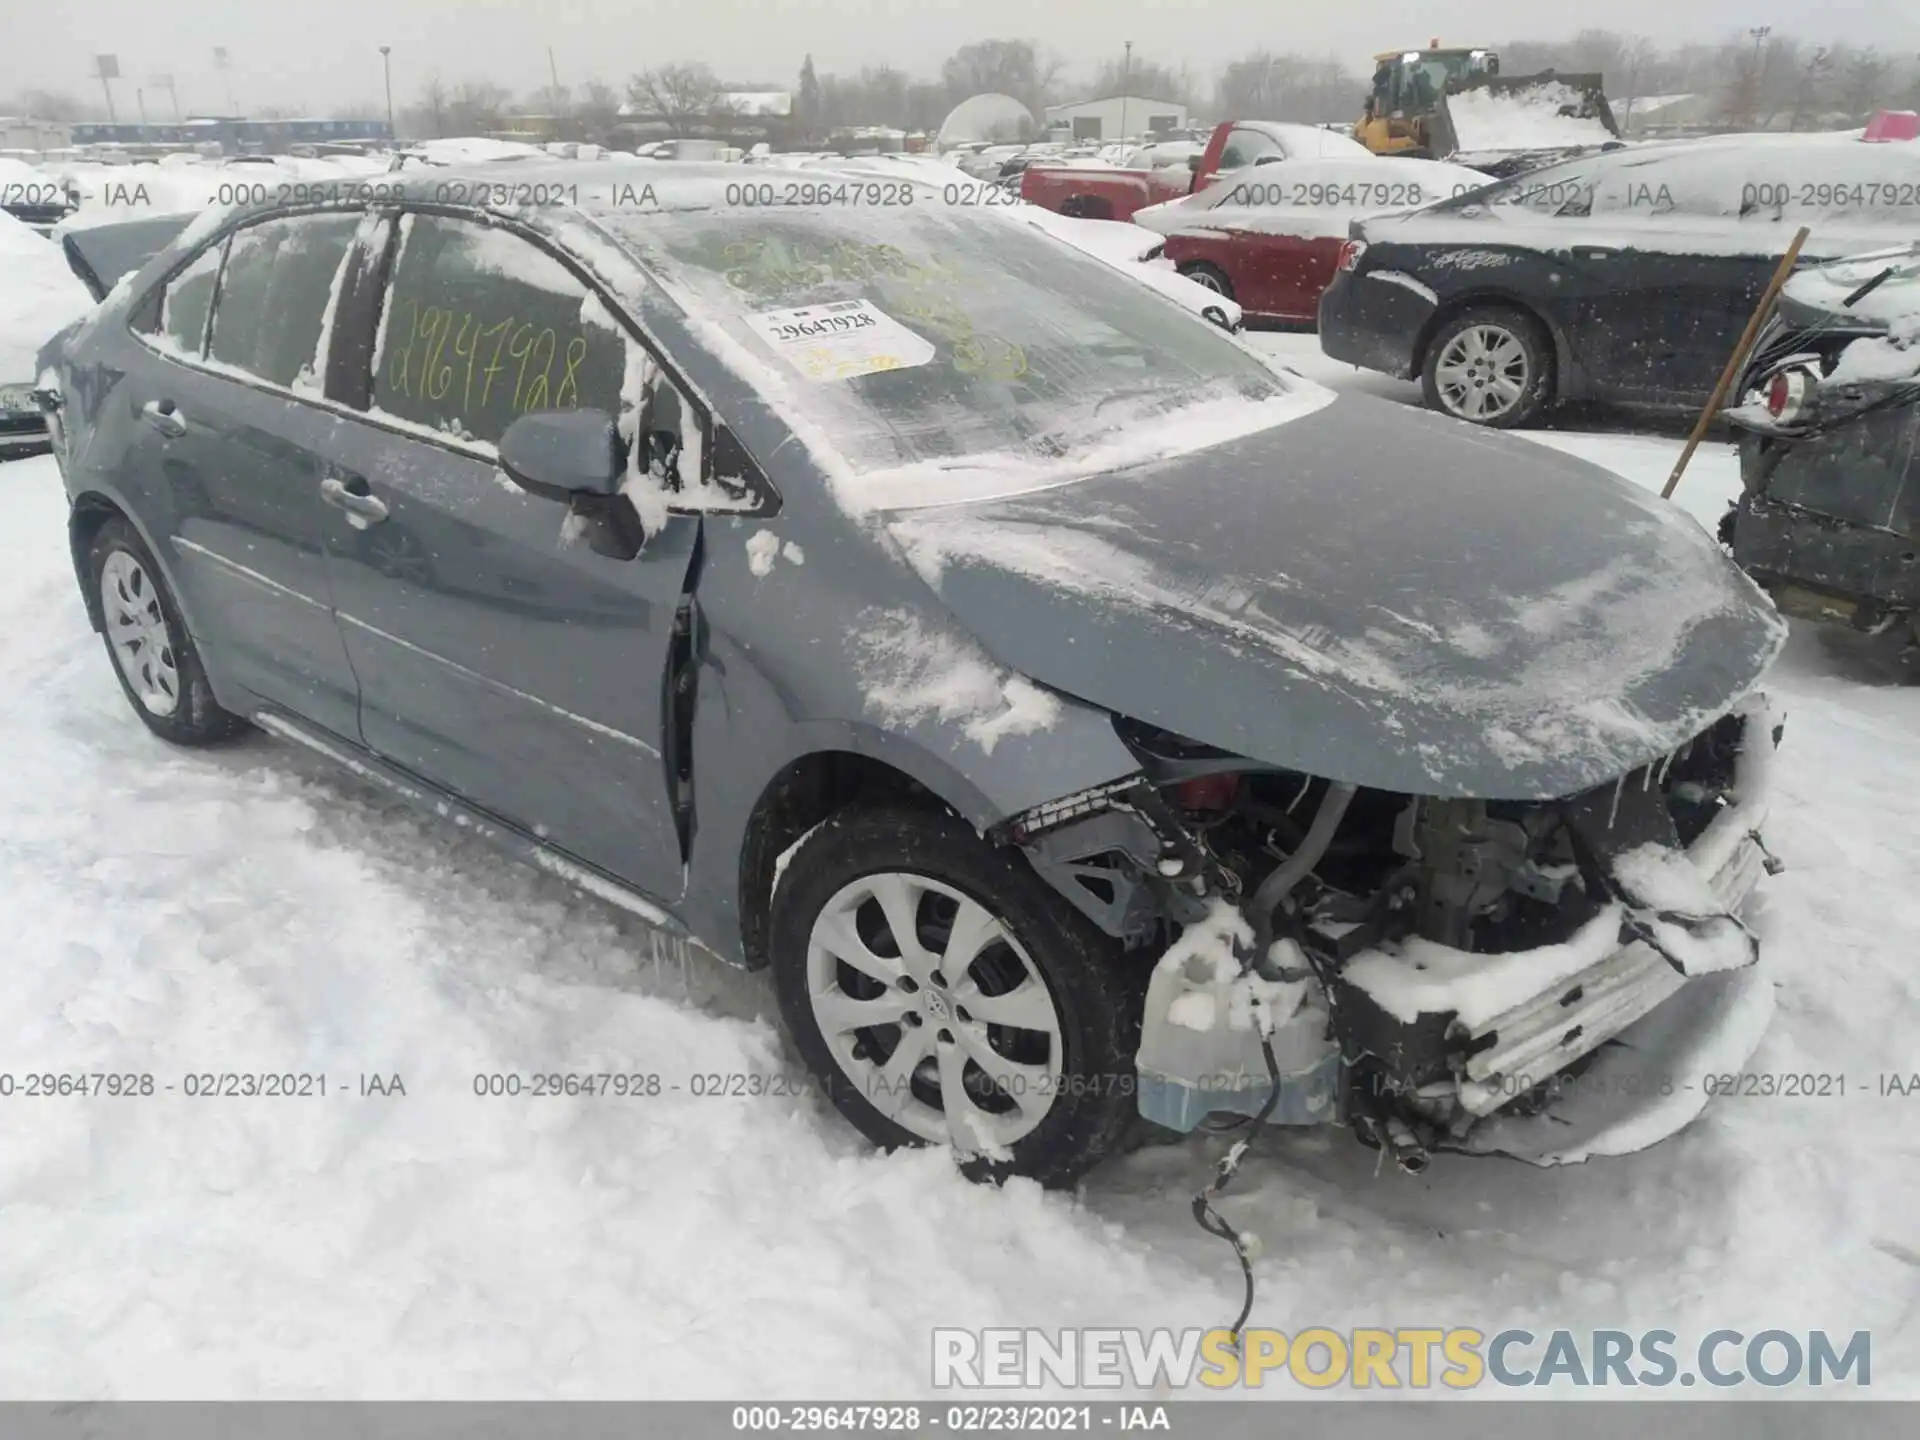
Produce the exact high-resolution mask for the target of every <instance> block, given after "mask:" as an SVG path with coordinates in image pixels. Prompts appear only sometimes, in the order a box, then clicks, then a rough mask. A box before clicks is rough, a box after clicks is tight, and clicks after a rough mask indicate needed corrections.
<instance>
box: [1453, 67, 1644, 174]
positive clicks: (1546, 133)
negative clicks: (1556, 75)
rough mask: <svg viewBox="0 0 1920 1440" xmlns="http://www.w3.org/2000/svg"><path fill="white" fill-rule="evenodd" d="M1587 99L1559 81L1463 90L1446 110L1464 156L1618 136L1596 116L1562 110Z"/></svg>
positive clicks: (1548, 147)
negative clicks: (1523, 87)
mask: <svg viewBox="0 0 1920 1440" xmlns="http://www.w3.org/2000/svg"><path fill="white" fill-rule="evenodd" d="M1585 103H1586V97H1585V95H1583V94H1582V93H1581V92H1580V91H1579V90H1576V89H1575V88H1574V87H1573V86H1571V85H1567V84H1563V83H1562V82H1560V81H1557V80H1555V81H1549V82H1547V83H1545V84H1542V85H1539V86H1537V87H1535V88H1532V89H1527V90H1518V91H1496V90H1490V89H1470V90H1463V91H1460V92H1459V93H1457V94H1453V95H1449V96H1447V114H1448V115H1449V116H1450V117H1451V118H1452V121H1453V133H1454V138H1455V141H1456V145H1455V149H1456V150H1457V152H1458V153H1460V154H1463V155H1467V154H1476V153H1498V152H1503V151H1509V150H1565V149H1574V148H1577V147H1579V146H1583V145H1604V144H1606V143H1608V142H1609V141H1612V140H1614V139H1616V138H1617V137H1616V136H1614V135H1613V134H1611V133H1610V132H1609V131H1608V130H1607V127H1606V126H1605V125H1604V124H1603V123H1602V122H1601V121H1599V120H1598V119H1592V118H1590V119H1584V120H1582V119H1577V118H1575V117H1574V116H1571V115H1562V114H1561V113H1560V111H1561V109H1562V108H1566V107H1571V108H1573V109H1575V110H1578V109H1579V108H1580V106H1582V105H1584V104H1585Z"/></svg>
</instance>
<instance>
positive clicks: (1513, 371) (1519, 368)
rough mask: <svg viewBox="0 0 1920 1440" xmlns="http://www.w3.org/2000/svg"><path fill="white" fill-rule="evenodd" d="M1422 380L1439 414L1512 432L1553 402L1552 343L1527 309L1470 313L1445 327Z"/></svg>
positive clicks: (1487, 308) (1485, 309)
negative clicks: (1442, 413)
mask: <svg viewBox="0 0 1920 1440" xmlns="http://www.w3.org/2000/svg"><path fill="white" fill-rule="evenodd" d="M1420 378H1421V386H1422V389H1423V390H1424V391H1425V393H1426V400H1427V404H1428V405H1430V406H1432V407H1433V408H1434V409H1435V410H1440V411H1443V412H1444V413H1446V414H1448V415H1451V416H1453V417H1454V418H1455V419H1458V420H1467V421H1470V422H1472V423H1473V424H1475V425H1487V426H1491V427H1492V428H1494V429H1498V430H1510V429H1513V428H1514V427H1516V426H1520V425H1525V424H1527V423H1529V422H1530V421H1532V420H1534V419H1536V418H1538V416H1539V415H1540V412H1541V411H1543V410H1545V409H1546V407H1547V405H1548V404H1549V403H1550V402H1551V401H1552V400H1553V341H1552V339H1551V338H1550V337H1549V336H1548V334H1547V332H1546V330H1545V329H1544V328H1542V326H1541V324H1540V322H1539V321H1537V320H1535V319H1534V318H1533V317H1532V316H1531V315H1528V314H1526V313H1525V312H1524V311H1520V310H1515V309H1511V308H1509V307H1507V306H1504V305H1502V306H1484V307H1481V308H1479V309H1474V310H1468V311H1466V312H1464V313H1463V314H1460V315H1456V316H1454V317H1453V319H1451V320H1449V321H1447V323H1446V324H1445V325H1443V326H1441V327H1440V333H1439V334H1437V335H1435V336H1434V337H1433V343H1432V344H1430V345H1428V346H1427V360H1426V364H1425V365H1424V366H1423V367H1422V369H1421V377H1420Z"/></svg>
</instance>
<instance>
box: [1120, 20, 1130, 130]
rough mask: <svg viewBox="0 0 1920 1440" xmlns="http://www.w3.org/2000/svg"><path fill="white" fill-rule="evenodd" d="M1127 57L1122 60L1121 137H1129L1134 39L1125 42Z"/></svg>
mask: <svg viewBox="0 0 1920 1440" xmlns="http://www.w3.org/2000/svg"><path fill="white" fill-rule="evenodd" d="M1125 44H1126V47H1127V53H1126V57H1125V58H1124V59H1123V60H1121V62H1120V138H1121V139H1122V140H1124V139H1126V138H1127V91H1128V90H1130V89H1132V88H1133V41H1131V40H1128V41H1126V42H1125Z"/></svg>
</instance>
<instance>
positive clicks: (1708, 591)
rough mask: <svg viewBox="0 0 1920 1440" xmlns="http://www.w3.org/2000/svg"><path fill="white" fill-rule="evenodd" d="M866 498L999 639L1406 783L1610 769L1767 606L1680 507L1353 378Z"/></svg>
mask: <svg viewBox="0 0 1920 1440" xmlns="http://www.w3.org/2000/svg"><path fill="white" fill-rule="evenodd" d="M884 523H885V524H886V526H887V529H888V531H889V533H890V534H891V536H892V537H893V539H894V540H895V541H896V542H897V543H898V544H899V545H900V546H901V547H902V550H903V553H904V556H905V558H906V559H907V560H908V562H909V563H911V564H912V565H913V566H914V568H915V569H916V570H917V571H918V572H919V573H920V575H921V576H922V578H923V579H925V580H926V581H927V582H928V583H929V584H930V585H931V586H932V587H933V588H934V589H935V590H936V591H937V593H938V594H939V596H940V598H941V600H942V601H943V602H944V604H945V605H946V606H947V607H948V608H949V609H950V610H951V611H952V612H953V614H954V616H955V617H956V619H958V621H959V622H960V623H961V624H962V625H964V626H965V627H967V628H968V629H969V630H970V631H971V632H972V633H973V634H974V635H975V636H976V637H977V638H978V639H979V641H980V642H981V643H982V644H983V645H984V646H985V647H986V648H987V649H988V650H989V651H990V652H992V654H993V655H994V656H995V657H996V658H998V659H999V660H1000V661H1001V662H1002V663H1003V664H1005V665H1008V666H1011V667H1012V668H1014V669H1015V670H1018V671H1020V672H1022V673H1024V674H1026V675H1028V676H1031V677H1032V678H1034V679H1035V680H1038V681H1039V682H1041V683H1043V684H1045V685H1048V686H1051V687H1053V688H1055V689H1057V690H1060V691H1063V692H1066V693H1068V694H1070V695H1073V696H1076V697H1078V698H1079V699H1081V700H1084V701H1087V702H1090V703H1093V704H1096V705H1099V706H1101V707H1103V708H1105V709H1108V710H1111V711H1114V712H1116V713H1117V714H1122V715H1126V716H1129V717H1131V718H1133V719H1136V720H1140V721H1144V722H1147V723H1149V724H1152V725H1156V726H1159V727H1161V728H1163V729H1166V730H1170V731H1173V732H1176V733H1178V734H1180V735H1182V736H1185V737H1186V738H1188V739H1190V740H1196V741H1200V742H1203V743H1205V744H1209V745H1213V746H1216V747H1219V748H1221V749H1225V750H1230V751H1232V752H1234V753H1236V754H1239V755H1244V756H1246V757H1248V758H1249V759H1253V760H1259V761H1263V762H1266V763H1269V764H1274V765H1280V766H1284V767H1287V768H1290V769H1296V770H1302V771H1307V772H1310V773H1312V774H1315V775H1321V776H1326V777H1330V778H1333V779H1337V780H1344V781H1349V782H1352V783H1354V784H1358V785H1368V786H1374V787H1378V788H1382V789H1387V790H1395V791H1401V792H1406V793H1414V794H1427V795H1454V796H1478V797H1483V798H1486V799H1548V798H1553V797H1557V796H1564V795H1570V794H1574V793H1577V792H1579V791H1581V790H1585V789H1588V788H1590V787H1592V786H1594V785H1597V784H1599V783H1601V782H1603V781H1606V780H1610V779H1613V778H1615V777H1617V776H1620V775H1623V774H1625V773H1626V772H1628V771H1629V770H1632V769H1634V768H1636V767H1637V766H1640V765H1642V764H1645V763H1647V762H1648V761H1650V760H1653V759H1656V758H1658V757H1660V756H1663V755H1665V754H1667V753H1669V752H1671V751H1672V750H1674V749H1675V748H1677V747H1678V746H1679V745H1681V744H1682V743H1684V742H1685V741H1687V740H1689V739H1691V738H1692V737H1693V736H1695V735H1697V734H1698V733H1699V732H1700V731H1701V730H1702V729H1704V728H1705V727H1706V726H1707V725H1708V724H1709V723H1710V722H1711V721H1712V720H1713V719H1715V718H1716V717H1717V716H1719V715H1721V714H1723V713H1724V712H1726V711H1727V710H1728V709H1729V708H1731V707H1732V706H1733V705H1734V704H1735V703H1736V702H1737V701H1738V700H1739V699H1740V698H1741V697H1742V696H1743V695H1745V694H1746V693H1747V692H1748V691H1749V690H1750V689H1752V688H1753V686H1754V685H1755V683H1756V682H1757V681H1758V679H1759V678H1760V676H1761V674H1762V672H1763V671H1764V670H1765V669H1766V667H1767V665H1768V664H1769V663H1770V662H1771V660H1772V659H1773V657H1774V655H1775V654H1776V653H1777V652H1778V650H1779V648H1780V645H1781V644H1782V643H1783V641H1784V639H1785V633H1786V632H1785V625H1784V623H1783V622H1782V621H1781V620H1780V618H1779V616H1778V615H1777V613H1776V612H1775V611H1774V609H1773V607H1772V605H1771V604H1770V603H1769V602H1768V601H1767V599H1766V598H1765V596H1764V595H1763V594H1762V593H1761V592H1760V591H1759V589H1758V588H1757V587H1756V586H1754V584H1753V583H1752V582H1751V581H1749V580H1748V579H1747V578H1746V576H1744V575H1743V574H1742V573H1741V572H1740V571H1739V570H1738V569H1737V568H1736V567H1735V566H1734V565H1733V564H1732V562H1731V561H1729V560H1728V559H1727V558H1726V556H1725V555H1724V554H1723V553H1722V551H1721V550H1720V548H1719V546H1718V545H1717V544H1716V543H1715V542H1714V540H1713V539H1712V538H1711V537H1710V536H1709V535H1708V534H1707V533H1706V532H1705V531H1704V530H1702V529H1701V528H1700V526H1699V525H1698V524H1696V523H1695V522H1694V521H1693V520H1692V519H1691V518H1690V517H1688V516H1687V515H1686V514H1685V513H1683V512H1682V511H1680V510H1679V509H1678V508H1677V507H1674V506H1672V505H1669V504H1668V503H1666V502H1665V501H1662V500H1660V499H1659V498H1658V497H1657V496H1654V495H1652V494H1650V493H1648V492H1646V491H1643V490H1640V489H1637V488H1636V487H1634V486H1632V485H1630V484H1628V483H1627V482H1625V481H1623V480H1621V479H1619V478H1618V477H1616V476H1614V475H1613V474H1612V473H1610V472H1608V471H1606V470H1603V469H1601V468H1599V467H1597V466H1594V465H1590V464H1588V463H1586V462H1584V461H1580V460H1576V459H1574V458H1572V457H1569V456H1565V455H1561V454H1558V453H1556V452H1554V451H1551V450H1549V449H1547V448H1546V447H1544V446H1540V445H1535V444H1533V443H1532V442H1530V441H1526V440H1521V439H1516V438H1513V437H1509V436H1503V435H1498V434H1493V433H1490V432H1487V431H1484V430H1480V429H1478V428H1476V427H1472V426H1467V425H1463V424H1461V423H1459V422H1457V421H1452V420H1448V419H1445V418H1443V417H1440V416H1437V415H1434V414H1431V413H1429V412H1424V411H1417V410H1412V409H1410V408H1407V407H1403V406H1397V405H1391V404H1388V403H1385V402H1382V401H1377V400H1372V399H1369V398H1367V397H1356V396H1346V397H1342V398H1341V399H1340V400H1339V401H1337V402H1336V403H1334V404H1332V405H1329V406H1326V407H1325V408H1323V409H1321V410H1319V411H1317V412H1315V413H1314V414H1312V415H1309V416H1306V417H1303V418H1300V419H1297V420H1294V421H1292V422H1291V423H1289V424H1286V425H1282V426H1278V427H1275V428H1274V429H1271V430H1267V431H1262V432H1260V433H1258V434H1255V435H1252V436H1249V437H1246V438H1244V439H1241V440H1237V441H1233V442H1230V443H1227V444H1222V445H1217V446H1214V447H1211V448H1209V449H1206V450H1202V451H1200V452H1198V453H1193V454H1188V455H1185V456H1182V457H1179V458H1177V459H1173V460H1166V461H1160V462H1157V463H1155V464H1152V465H1147V466H1142V467H1139V468H1136V469H1131V470H1123V471H1119V472H1115V473H1111V474H1106V475H1101V476H1095V477H1091V478H1087V479H1083V480H1079V481H1075V482H1072V483H1069V484H1065V485H1060V486H1057V487H1055V488H1052V489H1048V490H1042V491H1036V492H1033V493H1029V494H1026V495H1021V496H1016V497H1013V498H1004V499H998V500H992V501H985V502H979V503H971V504H963V505H951V506H942V507H938V508H933V509H926V510H917V511H896V512H893V513H891V514H889V515H887V516H886V517H884Z"/></svg>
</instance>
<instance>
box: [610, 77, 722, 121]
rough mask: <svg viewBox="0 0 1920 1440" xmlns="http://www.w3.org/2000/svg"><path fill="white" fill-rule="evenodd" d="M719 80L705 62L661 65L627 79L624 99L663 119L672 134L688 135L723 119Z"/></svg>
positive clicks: (653, 116)
mask: <svg viewBox="0 0 1920 1440" xmlns="http://www.w3.org/2000/svg"><path fill="white" fill-rule="evenodd" d="M721 93H722V92H721V89H720V81H719V79H718V77H716V76H715V75H714V73H713V71H712V70H711V69H709V68H708V67H707V66H705V65H662V66H660V67H659V68H658V69H655V70H642V71H641V72H640V73H639V74H638V75H635V76H634V77H633V78H632V79H631V80H629V81H628V82H627V98H628V99H629V100H630V101H632V103H633V105H634V107H635V108H636V109H638V110H641V111H644V112H645V113H646V114H647V115H648V116H649V117H650V118H653V119H658V120H664V121H665V122H666V124H667V128H668V130H669V131H670V132H671V133H673V134H674V135H691V134H693V133H694V132H695V131H696V130H698V129H700V128H702V127H711V126H712V125H713V124H714V123H715V122H716V121H718V120H720V119H723V118H725V117H726V116H727V115H728V114H729V113H730V110H729V107H728V106H726V105H725V104H724V103H723V102H722V100H721Z"/></svg>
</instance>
